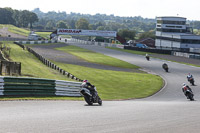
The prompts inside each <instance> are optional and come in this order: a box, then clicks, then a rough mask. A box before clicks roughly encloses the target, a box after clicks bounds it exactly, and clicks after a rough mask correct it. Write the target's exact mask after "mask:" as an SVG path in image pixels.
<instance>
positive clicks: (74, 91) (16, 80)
mask: <svg viewBox="0 0 200 133" xmlns="http://www.w3.org/2000/svg"><path fill="white" fill-rule="evenodd" d="M80 88H81V82H70V81H64V80H51V79H40V78H25V77H0V96H27V97H28V96H70V97H80V96H81V95H80V92H79V90H80Z"/></svg>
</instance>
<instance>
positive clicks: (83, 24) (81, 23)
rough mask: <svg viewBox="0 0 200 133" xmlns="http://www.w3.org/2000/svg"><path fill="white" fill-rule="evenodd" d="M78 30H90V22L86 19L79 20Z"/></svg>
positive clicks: (77, 23)
mask: <svg viewBox="0 0 200 133" xmlns="http://www.w3.org/2000/svg"><path fill="white" fill-rule="evenodd" d="M76 29H83V30H88V29H90V27H89V22H88V21H87V20H86V19H84V18H81V19H79V20H78V21H77V22H76Z"/></svg>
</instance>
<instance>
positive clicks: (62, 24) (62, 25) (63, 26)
mask: <svg viewBox="0 0 200 133" xmlns="http://www.w3.org/2000/svg"><path fill="white" fill-rule="evenodd" d="M56 25H57V28H64V29H68V26H67V24H66V23H65V22H64V21H62V20H61V21H58V23H57V24H56Z"/></svg>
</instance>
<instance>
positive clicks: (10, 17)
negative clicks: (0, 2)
mask: <svg viewBox="0 0 200 133" xmlns="http://www.w3.org/2000/svg"><path fill="white" fill-rule="evenodd" d="M0 18H1V19H0V24H12V25H15V26H17V27H23V28H28V27H30V28H33V23H35V22H38V21H39V19H38V16H37V15H36V14H35V13H34V12H31V11H28V10H22V11H20V10H13V9H12V8H0Z"/></svg>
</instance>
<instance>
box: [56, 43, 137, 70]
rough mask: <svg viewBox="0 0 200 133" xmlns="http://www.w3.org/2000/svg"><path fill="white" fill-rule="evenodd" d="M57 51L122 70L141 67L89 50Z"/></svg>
mask: <svg viewBox="0 0 200 133" xmlns="http://www.w3.org/2000/svg"><path fill="white" fill-rule="evenodd" d="M56 49H57V50H61V51H64V52H67V53H70V54H73V55H75V56H77V57H79V58H81V59H84V60H86V61H88V62H93V63H98V64H103V65H109V66H115V67H121V68H129V69H138V68H139V67H138V66H136V65H133V64H130V63H128V62H125V61H122V60H119V59H116V58H113V57H110V56H106V55H104V54H101V53H96V52H93V51H90V50H87V49H83V48H79V47H76V46H66V47H61V48H56Z"/></svg>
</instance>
